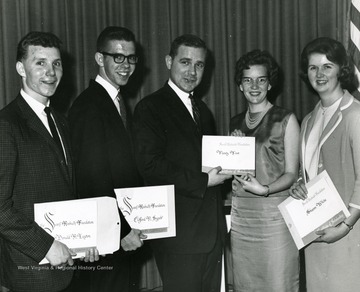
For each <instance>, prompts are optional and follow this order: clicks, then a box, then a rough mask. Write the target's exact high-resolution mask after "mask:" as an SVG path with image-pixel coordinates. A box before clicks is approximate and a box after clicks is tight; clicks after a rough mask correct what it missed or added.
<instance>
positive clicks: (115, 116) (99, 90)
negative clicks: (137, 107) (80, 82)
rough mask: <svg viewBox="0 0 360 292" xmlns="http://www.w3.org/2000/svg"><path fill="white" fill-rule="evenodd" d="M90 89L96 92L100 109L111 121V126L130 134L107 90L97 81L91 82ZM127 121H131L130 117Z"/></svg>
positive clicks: (95, 96) (94, 96) (95, 97)
mask: <svg viewBox="0 0 360 292" xmlns="http://www.w3.org/2000/svg"><path fill="white" fill-rule="evenodd" d="M90 87H92V90H94V91H95V92H96V94H94V95H93V98H94V99H95V102H96V103H97V104H98V106H99V107H100V110H101V112H102V113H104V114H105V115H106V117H107V118H108V119H110V120H111V125H117V127H118V128H119V129H121V131H123V132H124V133H127V134H128V132H127V130H126V128H125V126H124V123H123V121H122V119H121V116H120V114H119V112H118V110H117V108H116V107H115V105H114V103H113V101H112V100H111V97H110V96H109V94H108V93H107V91H106V90H105V88H104V87H102V86H101V85H100V84H99V83H97V82H96V81H95V80H91V81H90ZM127 119H128V120H129V121H130V117H129V115H128V117H127Z"/></svg>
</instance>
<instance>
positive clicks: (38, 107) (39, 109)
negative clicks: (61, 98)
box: [20, 89, 50, 116]
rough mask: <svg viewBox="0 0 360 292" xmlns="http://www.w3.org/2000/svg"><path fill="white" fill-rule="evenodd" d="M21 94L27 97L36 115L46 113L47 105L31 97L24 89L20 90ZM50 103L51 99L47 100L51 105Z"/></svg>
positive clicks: (26, 99)
mask: <svg viewBox="0 0 360 292" xmlns="http://www.w3.org/2000/svg"><path fill="white" fill-rule="evenodd" d="M20 94H21V96H22V97H23V98H24V99H25V101H26V102H27V104H28V105H29V106H30V107H31V109H32V110H33V111H34V112H35V113H36V115H38V116H39V115H41V114H43V113H44V109H45V105H43V104H42V103H41V102H39V101H37V100H36V99H35V98H33V97H31V96H30V95H29V94H27V93H26V92H25V90H23V89H21V90H20ZM49 104H50V100H48V101H47V103H46V106H49Z"/></svg>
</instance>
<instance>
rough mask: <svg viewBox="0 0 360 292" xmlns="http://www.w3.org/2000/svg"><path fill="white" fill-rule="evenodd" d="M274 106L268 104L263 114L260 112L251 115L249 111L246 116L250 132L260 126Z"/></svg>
mask: <svg viewBox="0 0 360 292" xmlns="http://www.w3.org/2000/svg"><path fill="white" fill-rule="evenodd" d="M272 106H273V105H272V104H271V103H270V102H268V104H267V105H266V107H265V108H264V110H263V111H262V112H258V113H250V110H249V109H248V110H247V111H246V114H245V123H246V126H247V127H248V128H249V129H250V130H252V129H254V128H256V127H257V126H258V125H259V124H260V122H261V120H262V119H263V117H264V116H265V115H266V113H267V112H268V111H269V109H271V108H272Z"/></svg>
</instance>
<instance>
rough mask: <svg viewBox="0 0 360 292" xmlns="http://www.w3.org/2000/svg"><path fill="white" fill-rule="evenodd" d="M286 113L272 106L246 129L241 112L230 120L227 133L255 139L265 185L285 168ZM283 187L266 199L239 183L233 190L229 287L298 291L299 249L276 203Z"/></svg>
mask: <svg viewBox="0 0 360 292" xmlns="http://www.w3.org/2000/svg"><path fill="white" fill-rule="evenodd" d="M290 116H291V112H289V111H287V110H285V109H283V108H280V107H277V106H273V107H272V108H271V109H269V111H268V112H267V113H266V115H265V116H264V117H263V119H262V121H261V122H260V123H259V125H258V126H257V127H256V128H254V129H249V128H248V127H247V126H246V123H245V112H243V113H241V114H239V115H237V116H235V117H233V118H232V119H231V121H230V132H232V131H233V130H235V129H239V130H241V131H242V132H243V133H245V135H246V136H253V137H256V151H255V155H256V162H255V163H256V170H255V171H256V178H257V180H258V181H259V182H260V183H261V184H263V185H268V184H271V183H272V182H274V181H276V180H277V179H278V178H279V177H280V176H282V175H283V173H284V171H285V152H284V151H285V149H284V136H285V130H286V126H287V123H288V121H289V118H290ZM287 197H288V190H284V191H281V192H278V193H272V194H271V195H270V196H269V197H262V196H256V195H253V194H251V193H248V192H246V191H245V190H244V189H242V188H241V187H240V188H239V189H238V190H237V191H236V192H233V196H232V209H231V235H230V238H231V241H230V244H231V254H232V264H233V281H234V283H233V285H234V291H236V292H239V291H244V292H251V291H266V292H272V291H273V292H292V291H298V290H299V266H300V265H299V252H298V250H297V248H296V245H295V243H294V241H293V239H292V237H291V235H290V232H289V231H288V228H287V226H286V224H285V222H284V220H283V218H282V216H281V214H280V211H279V209H278V207H277V206H278V205H279V204H280V203H281V202H282V201H283V200H285V199H286V198H287Z"/></svg>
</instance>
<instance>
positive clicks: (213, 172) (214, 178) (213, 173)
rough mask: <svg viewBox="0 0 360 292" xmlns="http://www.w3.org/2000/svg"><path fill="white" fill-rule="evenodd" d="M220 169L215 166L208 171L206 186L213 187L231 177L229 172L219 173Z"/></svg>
mask: <svg viewBox="0 0 360 292" xmlns="http://www.w3.org/2000/svg"><path fill="white" fill-rule="evenodd" d="M220 171H221V167H220V166H218V167H215V168H212V169H210V171H209V172H208V175H209V180H208V187H214V186H217V185H219V184H222V183H224V181H225V180H227V179H229V178H232V175H230V174H219V172H220Z"/></svg>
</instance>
